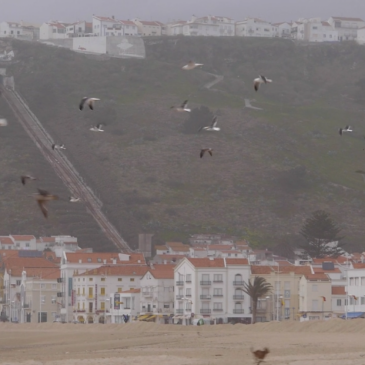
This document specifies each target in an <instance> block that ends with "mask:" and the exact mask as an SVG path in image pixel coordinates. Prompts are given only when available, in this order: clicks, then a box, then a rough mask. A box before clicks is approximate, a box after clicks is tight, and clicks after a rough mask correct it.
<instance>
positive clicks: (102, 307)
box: [100, 302, 105, 310]
mask: <svg viewBox="0 0 365 365" xmlns="http://www.w3.org/2000/svg"><path fill="white" fill-rule="evenodd" d="M100 309H101V310H105V302H100Z"/></svg>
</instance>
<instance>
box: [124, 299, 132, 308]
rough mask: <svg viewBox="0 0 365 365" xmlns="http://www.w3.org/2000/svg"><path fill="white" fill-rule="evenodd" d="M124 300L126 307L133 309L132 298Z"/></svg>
mask: <svg viewBox="0 0 365 365" xmlns="http://www.w3.org/2000/svg"><path fill="white" fill-rule="evenodd" d="M123 302H124V309H131V298H125V299H124V300H123Z"/></svg>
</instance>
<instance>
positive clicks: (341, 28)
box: [328, 16, 365, 41]
mask: <svg viewBox="0 0 365 365" xmlns="http://www.w3.org/2000/svg"><path fill="white" fill-rule="evenodd" d="M328 23H329V24H330V25H331V26H332V27H333V28H334V29H336V30H337V32H338V40H339V41H351V40H355V39H356V37H357V30H358V29H360V28H362V27H364V26H365V22H364V20H362V19H361V18H350V17H342V16H331V17H330V18H329V19H328Z"/></svg>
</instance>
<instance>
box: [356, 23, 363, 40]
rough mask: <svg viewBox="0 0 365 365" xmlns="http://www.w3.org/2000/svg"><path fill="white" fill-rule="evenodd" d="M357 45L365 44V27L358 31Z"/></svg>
mask: <svg viewBox="0 0 365 365" xmlns="http://www.w3.org/2000/svg"><path fill="white" fill-rule="evenodd" d="M356 41H357V43H359V44H365V27H362V28H360V29H358V30H357V39H356Z"/></svg>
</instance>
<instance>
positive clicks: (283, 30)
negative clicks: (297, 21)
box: [273, 22, 291, 38]
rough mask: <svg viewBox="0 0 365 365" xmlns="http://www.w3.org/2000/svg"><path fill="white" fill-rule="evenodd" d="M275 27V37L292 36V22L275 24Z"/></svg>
mask: <svg viewBox="0 0 365 365" xmlns="http://www.w3.org/2000/svg"><path fill="white" fill-rule="evenodd" d="M273 26H274V27H275V31H276V32H275V37H279V38H290V37H291V23H287V22H282V23H275V24H273Z"/></svg>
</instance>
